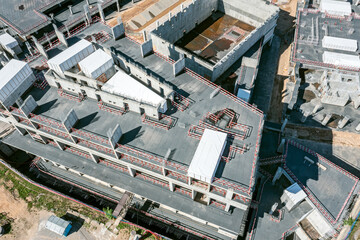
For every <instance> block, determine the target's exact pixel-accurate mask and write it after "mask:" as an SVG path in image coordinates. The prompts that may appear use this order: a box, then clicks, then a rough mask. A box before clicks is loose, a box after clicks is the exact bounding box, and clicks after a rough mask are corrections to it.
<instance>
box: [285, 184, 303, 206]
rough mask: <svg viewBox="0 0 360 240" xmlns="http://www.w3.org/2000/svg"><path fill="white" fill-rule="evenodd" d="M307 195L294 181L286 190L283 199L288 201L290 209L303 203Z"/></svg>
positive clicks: (287, 204)
mask: <svg viewBox="0 0 360 240" xmlns="http://www.w3.org/2000/svg"><path fill="white" fill-rule="evenodd" d="M306 197H307V195H306V193H305V192H304V191H303V190H302V189H301V187H300V186H299V184H297V183H294V184H293V185H291V186H290V187H288V188H287V189H285V190H284V194H283V196H281V201H283V202H285V203H286V208H287V209H288V210H289V211H290V210H292V209H293V208H294V207H296V206H297V205H298V204H299V203H301V202H302V201H303V200H304V199H305V198H306Z"/></svg>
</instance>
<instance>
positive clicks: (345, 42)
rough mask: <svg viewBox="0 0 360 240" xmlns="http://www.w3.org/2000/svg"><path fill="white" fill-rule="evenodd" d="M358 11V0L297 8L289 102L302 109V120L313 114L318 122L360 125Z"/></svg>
mask: <svg viewBox="0 0 360 240" xmlns="http://www.w3.org/2000/svg"><path fill="white" fill-rule="evenodd" d="M359 13H360V11H359V7H358V6H357V5H355V2H354V5H351V3H350V2H343V1H332V0H324V1H321V4H320V5H319V7H318V8H317V9H313V8H305V9H299V11H298V14H297V25H296V29H295V36H294V44H293V47H292V55H291V60H292V62H293V63H294V66H295V71H294V75H295V84H294V85H293V86H292V87H291V88H290V91H291V92H292V99H291V100H290V102H289V106H288V108H289V109H298V110H300V112H301V116H299V119H300V121H301V122H305V121H306V120H307V119H310V118H311V119H312V120H314V121H315V122H318V123H319V124H320V126H321V125H323V126H329V127H335V128H338V129H343V128H346V129H347V130H350V131H355V130H356V131H360V125H359V124H360V123H359V122H358V121H357V119H358V117H359V115H358V113H357V109H358V107H359V105H360V98H359V93H360V83H359V70H360V58H359V47H358V45H359V44H358V39H360V34H359V32H357V31H356V29H358V28H359V26H360V14H359ZM301 98H303V100H304V101H302V100H301ZM315 124H316V123H315Z"/></svg>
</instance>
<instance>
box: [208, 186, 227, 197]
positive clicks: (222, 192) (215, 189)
mask: <svg viewBox="0 0 360 240" xmlns="http://www.w3.org/2000/svg"><path fill="white" fill-rule="evenodd" d="M210 192H212V193H214V192H215V193H218V194H220V195H221V196H223V197H225V195H226V190H224V189H221V188H217V187H214V186H211V187H210Z"/></svg>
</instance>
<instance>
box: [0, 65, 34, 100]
mask: <svg viewBox="0 0 360 240" xmlns="http://www.w3.org/2000/svg"><path fill="white" fill-rule="evenodd" d="M32 73H33V72H32V71H31V68H30V67H29V65H28V64H27V63H26V62H23V61H19V60H15V59H12V60H11V61H10V62H8V63H7V64H6V65H5V67H3V68H2V69H1V70H0V101H2V102H4V101H5V99H6V98H7V97H8V96H9V95H11V94H12V93H13V92H14V91H15V90H16V89H17V88H18V87H19V86H20V85H21V83H23V82H24V81H25V80H26V79H27V78H28V77H29V76H30V75H31V74H32Z"/></svg>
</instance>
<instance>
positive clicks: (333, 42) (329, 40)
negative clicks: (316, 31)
mask: <svg viewBox="0 0 360 240" xmlns="http://www.w3.org/2000/svg"><path fill="white" fill-rule="evenodd" d="M322 46H323V47H324V48H330V49H336V50H343V51H350V52H356V50H357V49H358V43H357V40H355V39H348V38H338V37H330V36H324V38H323V40H322Z"/></svg>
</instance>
